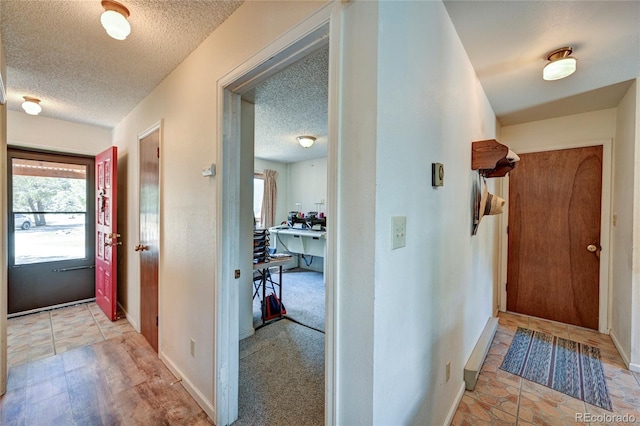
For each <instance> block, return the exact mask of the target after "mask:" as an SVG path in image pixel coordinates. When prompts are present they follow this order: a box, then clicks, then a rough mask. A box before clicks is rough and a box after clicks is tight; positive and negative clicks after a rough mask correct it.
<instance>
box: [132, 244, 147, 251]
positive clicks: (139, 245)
mask: <svg viewBox="0 0 640 426" xmlns="http://www.w3.org/2000/svg"><path fill="white" fill-rule="evenodd" d="M148 249H149V247H147V246H145V245H142V244H138V245H137V246H136V248H135V250H136V251H145V250H148Z"/></svg>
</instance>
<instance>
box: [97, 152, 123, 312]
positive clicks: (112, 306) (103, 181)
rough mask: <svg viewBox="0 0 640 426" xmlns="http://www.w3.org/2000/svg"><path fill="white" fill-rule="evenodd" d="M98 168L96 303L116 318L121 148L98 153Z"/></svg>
mask: <svg viewBox="0 0 640 426" xmlns="http://www.w3.org/2000/svg"><path fill="white" fill-rule="evenodd" d="M95 167H96V197H97V199H96V303H97V304H98V306H100V308H101V309H102V311H103V312H104V313H105V314H106V315H107V317H109V319H110V320H111V321H115V320H116V302H117V297H116V296H117V289H118V286H117V277H118V274H117V271H118V269H117V268H118V265H117V259H118V245H119V244H120V243H119V242H118V237H119V236H120V235H119V234H118V233H117V232H118V218H117V214H116V213H117V211H118V210H117V206H118V148H116V147H115V146H112V147H111V148H109V149H107V150H106V151H104V152H102V153H100V154H98V155H97V156H96V161H95Z"/></svg>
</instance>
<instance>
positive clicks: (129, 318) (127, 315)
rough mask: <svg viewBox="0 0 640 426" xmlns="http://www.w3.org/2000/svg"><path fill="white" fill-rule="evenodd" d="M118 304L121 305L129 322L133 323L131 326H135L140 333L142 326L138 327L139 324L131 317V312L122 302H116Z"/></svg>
mask: <svg viewBox="0 0 640 426" xmlns="http://www.w3.org/2000/svg"><path fill="white" fill-rule="evenodd" d="M116 304H117V305H118V306H120V309H121V310H122V312H124V316H125V318H126V319H127V321H129V324H131V327H133V328H134V330H136V331H137V332H138V333H140V327H138V324H137V323H136V322H135V321H134V320H133V319H131V316H130V315H129V312H127V310H126V309H125V308H124V307H123V306H122V304H120V302H116Z"/></svg>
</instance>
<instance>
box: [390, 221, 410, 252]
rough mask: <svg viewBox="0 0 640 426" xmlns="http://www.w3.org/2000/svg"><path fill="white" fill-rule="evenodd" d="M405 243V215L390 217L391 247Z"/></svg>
mask: <svg viewBox="0 0 640 426" xmlns="http://www.w3.org/2000/svg"><path fill="white" fill-rule="evenodd" d="M406 245H407V217H406V216H392V217H391V249H392V250H394V249H397V248H400V247H404V246H406Z"/></svg>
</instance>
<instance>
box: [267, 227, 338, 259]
mask: <svg viewBox="0 0 640 426" xmlns="http://www.w3.org/2000/svg"><path fill="white" fill-rule="evenodd" d="M269 233H270V234H271V235H272V238H271V246H274V245H275V247H276V248H277V249H278V252H283V251H289V252H290V253H296V254H304V255H307V256H317V257H324V256H325V250H326V248H325V245H326V241H327V233H326V232H325V231H312V230H310V229H296V228H280V227H277V226H274V227H272V228H269ZM273 236H275V238H274V237H273ZM280 246H284V247H283V249H282V250H281V248H280Z"/></svg>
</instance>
